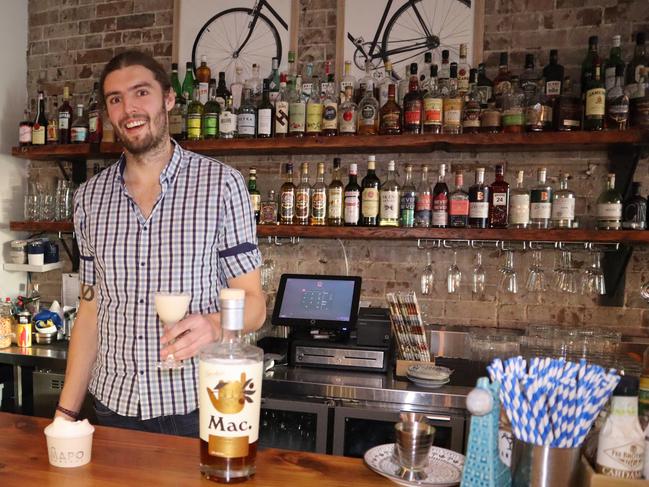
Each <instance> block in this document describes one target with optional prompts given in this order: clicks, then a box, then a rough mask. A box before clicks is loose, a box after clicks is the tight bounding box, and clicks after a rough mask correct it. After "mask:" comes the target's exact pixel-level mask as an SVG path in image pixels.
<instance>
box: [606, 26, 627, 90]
mask: <svg viewBox="0 0 649 487" xmlns="http://www.w3.org/2000/svg"><path fill="white" fill-rule="evenodd" d="M621 41H622V37H621V36H620V35H614V36H613V45H612V46H611V50H610V52H609V54H608V59H607V60H606V62H605V64H604V86H605V87H606V91H609V90H610V89H611V88H613V86H614V85H615V77H616V76H617V75H616V74H615V71H616V68H617V67H618V66H621V67H622V76H624V67H625V63H624V60H623V59H622V48H621V47H620V45H621ZM622 81H623V84H624V79H623V80H622Z"/></svg>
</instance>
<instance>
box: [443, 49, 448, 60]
mask: <svg viewBox="0 0 649 487" xmlns="http://www.w3.org/2000/svg"><path fill="white" fill-rule="evenodd" d="M449 55H450V53H449V51H448V49H444V50H443V51H442V59H448V57H449Z"/></svg>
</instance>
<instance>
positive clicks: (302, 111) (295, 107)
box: [289, 103, 306, 132]
mask: <svg viewBox="0 0 649 487" xmlns="http://www.w3.org/2000/svg"><path fill="white" fill-rule="evenodd" d="M289 121H290V125H289V127H290V129H289V130H290V132H304V129H305V123H306V106H305V105H304V103H291V104H290V105H289Z"/></svg>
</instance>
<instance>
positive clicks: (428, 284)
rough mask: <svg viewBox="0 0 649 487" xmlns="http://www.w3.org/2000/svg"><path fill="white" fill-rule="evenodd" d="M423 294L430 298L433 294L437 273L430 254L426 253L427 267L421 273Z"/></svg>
mask: <svg viewBox="0 0 649 487" xmlns="http://www.w3.org/2000/svg"><path fill="white" fill-rule="evenodd" d="M420 284H421V294H422V295H424V296H430V295H431V294H433V285H434V284H435V272H434V271H433V264H432V260H431V257H430V252H426V267H424V270H423V271H422V272H421V278H420Z"/></svg>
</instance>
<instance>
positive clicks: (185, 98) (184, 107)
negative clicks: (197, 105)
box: [180, 91, 192, 140]
mask: <svg viewBox="0 0 649 487" xmlns="http://www.w3.org/2000/svg"><path fill="white" fill-rule="evenodd" d="M180 100H181V101H182V102H183V103H182V104H181V109H182V112H183V115H182V116H183V125H182V130H183V132H182V136H181V139H183V140H186V139H187V111H188V110H189V104H190V103H191V101H192V100H191V98H190V96H189V93H188V92H187V91H184V92H183V96H181V97H180Z"/></svg>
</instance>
